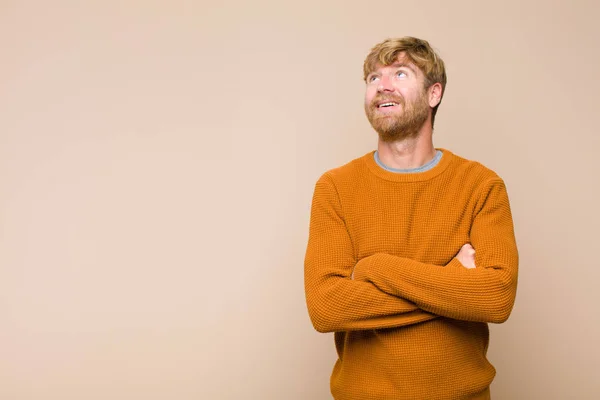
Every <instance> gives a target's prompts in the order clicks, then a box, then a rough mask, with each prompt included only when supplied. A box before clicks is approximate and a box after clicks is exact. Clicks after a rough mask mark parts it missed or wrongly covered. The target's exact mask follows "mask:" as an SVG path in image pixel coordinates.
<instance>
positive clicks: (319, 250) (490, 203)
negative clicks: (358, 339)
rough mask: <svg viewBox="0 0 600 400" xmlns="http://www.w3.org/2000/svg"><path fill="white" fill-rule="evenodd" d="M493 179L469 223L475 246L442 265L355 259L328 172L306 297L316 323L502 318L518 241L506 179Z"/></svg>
mask: <svg viewBox="0 0 600 400" xmlns="http://www.w3.org/2000/svg"><path fill="white" fill-rule="evenodd" d="M488 186H489V187H487V188H486V192H485V193H484V195H483V196H482V202H481V205H480V209H479V210H478V213H477V216H476V217H475V220H474V221H473V225H472V228H471V234H470V238H471V243H472V245H473V247H474V249H475V250H477V252H476V253H475V252H473V251H472V250H471V249H469V248H468V247H466V248H463V249H461V251H460V252H459V253H458V254H457V256H456V257H455V258H453V259H452V260H451V261H450V262H449V263H448V264H447V265H446V266H438V265H430V264H425V263H420V262H417V261H414V260H411V259H407V258H402V257H397V256H393V255H389V254H383V253H379V254H374V255H372V256H370V257H366V258H363V259H361V260H360V261H358V262H357V261H356V259H355V258H354V251H353V248H352V241H351V240H350V237H349V235H348V232H347V230H346V225H345V222H344V220H343V216H342V210H341V205H340V204H339V199H338V197H337V192H336V191H335V187H334V186H333V183H332V182H331V181H330V180H329V179H327V177H326V176H325V177H323V178H322V179H320V180H319V182H318V183H317V186H316V188H315V196H314V198H313V207H312V213H311V225H310V235H309V244H308V248H307V253H306V260H305V289H306V300H307V305H308V309H309V314H310V317H311V320H312V322H313V325H314V326H315V328H316V329H317V330H318V331H320V332H330V331H342V330H361V329H380V328H392V327H400V326H405V325H410V324H414V323H419V322H423V321H427V320H430V319H434V318H436V317H437V316H444V317H449V318H454V319H461V320H469V321H479V322H496V323H499V322H503V321H505V320H506V319H507V318H508V315H509V314H510V311H511V310H512V306H513V303H514V298H515V294H516V284H517V264H518V257H517V249H516V244H515V240H514V232H513V226H512V217H511V215H510V207H509V204H508V197H507V194H506V190H505V187H504V184H503V182H502V181H501V180H500V179H497V180H495V181H492V182H490V184H489V185H488ZM473 260H474V261H475V262H474V263H473ZM470 264H472V265H470ZM475 264H476V265H477V268H466V267H470V266H475ZM352 275H353V276H352ZM352 278H353V279H352Z"/></svg>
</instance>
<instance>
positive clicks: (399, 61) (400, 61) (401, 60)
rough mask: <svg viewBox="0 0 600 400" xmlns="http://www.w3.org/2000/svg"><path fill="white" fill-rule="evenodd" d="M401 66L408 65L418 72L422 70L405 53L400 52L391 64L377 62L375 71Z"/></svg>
mask: <svg viewBox="0 0 600 400" xmlns="http://www.w3.org/2000/svg"><path fill="white" fill-rule="evenodd" d="M400 67H407V68H409V69H411V70H413V72H415V73H417V74H418V73H419V72H420V70H419V68H418V67H417V66H416V65H415V64H414V63H413V62H412V60H411V59H410V58H408V57H407V56H406V55H405V54H404V53H400V54H398V56H397V57H396V59H395V60H393V61H392V62H391V63H390V64H382V63H379V62H378V63H376V64H375V68H374V71H379V70H382V69H384V68H400Z"/></svg>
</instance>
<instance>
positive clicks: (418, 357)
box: [305, 150, 518, 400]
mask: <svg viewBox="0 0 600 400" xmlns="http://www.w3.org/2000/svg"><path fill="white" fill-rule="evenodd" d="M465 243H471V244H472V245H473V247H474V248H475V252H476V254H475V264H476V268H475V269H467V268H465V267H463V266H462V264H461V263H460V262H459V261H458V260H457V259H456V258H455V256H456V254H457V253H458V251H459V250H460V248H461V246H462V245H464V244H465ZM517 264H518V256H517V247H516V243H515V237H514V231H513V223H512V216H511V212H510V206H509V201H508V196H507V193H506V188H505V186H504V182H503V181H502V179H500V178H499V177H498V176H497V175H496V174H495V173H494V172H492V171H490V170H489V169H487V168H485V167H484V166H482V165H481V164H479V163H476V162H473V161H468V160H465V159H463V158H460V157H458V156H456V155H454V154H452V153H451V152H450V151H448V150H443V157H442V159H441V160H440V162H439V163H438V165H436V166H435V167H434V168H432V169H431V170H429V171H426V172H420V173H408V174H398V173H394V172H389V171H386V170H384V169H382V168H381V167H380V166H378V165H377V163H376V162H375V160H374V157H373V153H372V152H371V153H368V154H366V155H365V156H363V157H361V158H358V159H356V160H354V161H352V162H350V163H348V164H346V165H344V166H342V167H340V168H336V169H334V170H331V171H329V172H327V173H325V174H324V175H323V176H322V177H321V178H320V179H319V181H318V182H317V184H316V187H315V193H314V197H313V204H312V211H311V220H310V234H309V241H308V248H307V252H306V259H305V289H306V300H307V305H308V310H309V314H310V317H311V320H312V322H313V324H314V326H315V328H316V329H317V330H318V331H319V332H335V346H336V349H337V352H338V356H339V358H338V361H337V363H336V364H335V367H334V368H333V373H332V376H331V392H332V394H333V396H334V398H335V399H336V400H367V399H369V400H370V399H373V400H375V399H377V400H388V399H389V400H392V399H393V400H402V399H407V400H425V399H436V400H442V399H448V400H450V399H469V400H472V399H489V398H490V393H489V385H490V383H491V382H492V379H493V378H494V375H495V369H494V367H493V366H492V365H491V364H490V363H489V362H488V360H487V358H486V352H487V347H488V338H489V333H488V326H487V323H488V322H494V323H501V322H504V321H505V320H506V319H507V318H508V316H509V314H510V312H511V309H512V307H513V303H514V299H515V294H516V287H517Z"/></svg>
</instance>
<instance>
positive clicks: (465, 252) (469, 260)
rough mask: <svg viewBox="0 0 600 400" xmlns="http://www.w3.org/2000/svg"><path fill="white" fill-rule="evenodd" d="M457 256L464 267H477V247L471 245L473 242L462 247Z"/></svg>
mask: <svg viewBox="0 0 600 400" xmlns="http://www.w3.org/2000/svg"><path fill="white" fill-rule="evenodd" d="M456 258H457V259H458V261H460V263H461V264H462V265H463V267H465V268H468V269H471V268H475V249H474V248H473V246H471V243H467V244H465V245H464V246H463V247H461V248H460V251H459V252H458V254H457V255H456Z"/></svg>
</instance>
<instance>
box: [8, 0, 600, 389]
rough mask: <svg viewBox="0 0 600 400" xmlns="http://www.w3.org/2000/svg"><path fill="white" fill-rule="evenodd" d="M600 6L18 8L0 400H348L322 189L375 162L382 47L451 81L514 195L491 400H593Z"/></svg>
mask: <svg viewBox="0 0 600 400" xmlns="http://www.w3.org/2000/svg"><path fill="white" fill-rule="evenodd" d="M599 10H600V6H599V5H598V3H597V2H595V1H591V0H590V1H569V2H567V1H564V2H558V1H554V2H550V1H534V0H525V1H516V0H508V1H504V2H481V1H475V0H473V1H467V0H462V1H429V2H398V1H379V2H374V3H373V2H372V3H368V2H364V1H363V2H352V1H323V0H320V1H316V0H305V1H301V2H281V1H251V2H250V1H243V0H234V1H229V2H227V1H225V2H216V1H215V2H208V1H205V2H203V1H200V2H198V1H169V2H167V1H163V2H159V1H141V0H140V1H132V0H120V1H116V0H115V1H110V0H108V1H94V2H92V1H88V2H83V1H75V0H73V1H70V2H68V1H58V0H57V1H52V2H47V1H16V0H15V1H6V0H4V1H0V48H1V49H2V51H1V53H0V318H1V328H0V399H3V400H4V399H5V400H33V399H36V400H37V399H44V400H59V399H60V400H70V399H78V400H79V399H87V400H95V399H109V398H110V399H178V400H187V399H207V400H212V399H215V400H221V399H222V400H226V399H227V400H229V399H232V400H233V399H256V400H269V399H277V400H280V399H285V400H306V399H311V400H320V399H330V398H331V396H330V394H329V375H330V372H331V368H332V366H333V363H334V361H335V352H334V345H333V337H332V335H331V334H319V333H317V332H315V331H314V330H313V328H312V326H311V324H310V321H309V318H308V314H307V312H306V307H305V302H304V301H305V300H304V288H303V259H304V251H305V246H306V240H307V234H308V219H309V213H310V202H311V197H312V191H313V188H314V183H315V182H316V180H317V179H318V177H319V176H320V175H321V174H322V173H323V172H324V171H326V170H327V169H330V168H333V167H336V166H339V165H341V164H343V163H346V162H347V161H350V160H352V159H354V158H356V157H359V156H362V155H363V154H364V153H366V152H368V151H371V150H373V149H374V148H375V146H376V141H377V137H376V134H375V133H374V132H373V131H372V129H371V128H370V126H369V124H368V121H367V120H366V118H365V116H364V113H363V109H362V101H363V90H364V83H363V82H362V80H361V78H362V62H363V59H364V57H365V56H366V54H367V53H368V51H369V49H370V48H371V46H373V45H374V44H375V43H377V42H379V41H381V40H383V39H385V38H387V37H397V36H404V35H412V36H417V37H422V38H424V39H427V40H429V41H430V42H431V44H432V45H433V46H434V47H435V48H436V49H438V50H439V52H440V54H441V55H442V57H443V58H444V60H445V62H446V64H447V70H448V76H449V80H448V86H447V91H446V94H445V97H444V100H443V102H442V104H441V106H440V110H439V113H438V117H437V119H436V130H435V135H434V140H435V144H436V146H437V147H444V148H448V149H450V150H452V151H453V152H455V153H457V154H459V155H462V156H464V157H466V158H471V159H476V160H478V161H480V162H482V163H484V164H485V165H487V166H488V167H490V168H492V169H494V170H495V171H496V172H498V173H499V174H500V175H501V176H502V177H503V178H504V179H505V181H506V183H507V187H508V190H509V195H510V199H511V205H512V208H513V214H514V219H515V225H516V234H517V240H518V244H519V249H520V256H521V258H520V259H521V263H520V280H519V289H518V296H517V302H516V305H515V308H514V311H513V314H512V316H511V318H510V319H509V321H508V322H506V323H505V324H502V325H498V326H492V327H491V330H492V332H491V345H490V350H489V358H490V360H491V361H492V363H493V364H494V365H495V366H496V368H497V370H498V374H497V377H496V380H495V382H494V384H493V386H492V393H493V398H494V399H495V400H502V399H507V400H519V399H524V400H530V399H545V400H549V399H561V400H562V399H578V400H584V399H596V398H597V396H598V393H599V392H600V368H599V365H600V362H599V361H600V350H599V346H598V344H597V343H598V338H600V319H599V316H600V312H598V305H599V300H600V295H599V290H598V288H597V286H598V282H599V279H600V271H599V268H598V267H599V266H600V265H599V257H598V255H597V248H598V243H597V242H598V237H599V234H598V232H599V229H600V218H599V213H598V204H600V202H599V200H600V199H599V196H598V186H599V184H598V183H599V181H600V179H599V178H598V175H599V173H600V164H599V161H598V159H599V157H598V150H599V144H600V140H599V136H600V134H599V132H598V129H597V128H596V124H597V122H596V120H597V118H598V107H599V106H600V102H599V100H598V94H599V93H600V80H599V79H598V71H599V69H600V52H599V45H598V43H599V39H600V29H599V28H598V25H597V20H598V16H599Z"/></svg>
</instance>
